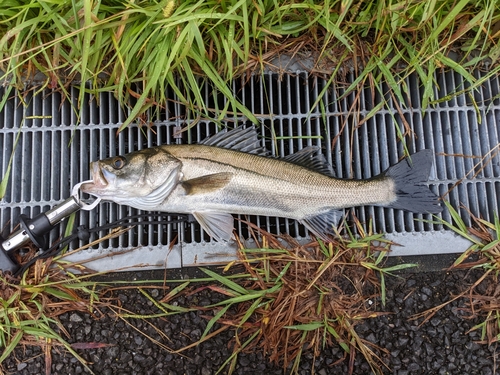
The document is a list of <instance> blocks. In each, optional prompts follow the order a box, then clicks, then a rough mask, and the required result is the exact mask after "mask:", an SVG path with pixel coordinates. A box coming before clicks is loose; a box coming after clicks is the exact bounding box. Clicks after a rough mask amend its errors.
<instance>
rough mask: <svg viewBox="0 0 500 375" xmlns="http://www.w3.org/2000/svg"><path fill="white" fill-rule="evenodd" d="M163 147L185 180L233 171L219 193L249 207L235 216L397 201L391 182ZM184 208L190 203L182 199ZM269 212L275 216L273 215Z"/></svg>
mask: <svg viewBox="0 0 500 375" xmlns="http://www.w3.org/2000/svg"><path fill="white" fill-rule="evenodd" d="M163 149H164V150H165V151H167V152H168V153H170V154H171V155H172V156H174V157H175V158H177V159H179V160H180V161H181V162H182V165H183V167H182V173H183V174H184V178H185V179H188V180H189V179H193V178H197V177H199V176H202V175H208V174H214V173H221V172H230V173H233V174H234V176H233V178H232V180H231V182H230V183H229V184H228V185H227V186H226V187H224V188H223V189H222V190H221V192H220V200H221V201H222V202H224V201H229V200H230V197H231V193H232V192H234V193H236V194H238V197H239V198H243V199H245V201H246V203H247V204H246V205H245V206H248V207H243V205H241V204H240V206H238V207H235V208H233V211H232V212H233V213H242V214H244V213H246V214H257V215H262V214H263V211H262V210H263V209H264V210H265V213H266V215H268V216H281V215H282V214H284V213H288V214H292V215H293V217H292V218H294V219H299V218H300V217H302V216H304V215H309V214H314V212H315V211H317V210H320V209H321V210H324V209H328V208H332V207H335V208H337V209H338V208H345V207H352V206H357V205H367V204H380V203H390V202H391V201H392V200H394V199H395V194H394V186H393V185H394V184H393V183H392V181H391V180H390V179H373V180H341V179H335V178H331V177H328V176H325V175H323V174H320V173H318V172H315V171H312V170H309V169H307V168H304V167H301V166H299V165H296V164H293V163H289V162H286V161H282V160H280V159H275V158H268V157H262V156H258V155H253V154H246V153H242V152H239V151H234V150H228V149H220V148H216V147H210V146H203V145H197V146H185V145H176V146H163ZM274 195H276V196H274ZM214 198H215V197H214ZM270 201H272V203H274V205H270V204H269V203H270ZM240 203H243V202H240ZM182 204H183V205H184V206H185V205H187V204H188V202H187V201H186V200H184V202H183V203H182ZM276 204H278V205H279V206H276ZM273 208H274V209H277V210H278V212H273ZM249 210H251V211H252V212H249Z"/></svg>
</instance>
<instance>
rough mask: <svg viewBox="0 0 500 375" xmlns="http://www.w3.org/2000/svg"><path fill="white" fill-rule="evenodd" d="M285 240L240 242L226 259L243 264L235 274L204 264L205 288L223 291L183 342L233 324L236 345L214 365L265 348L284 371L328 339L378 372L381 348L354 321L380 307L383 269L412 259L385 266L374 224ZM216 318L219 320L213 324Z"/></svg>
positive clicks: (231, 364) (385, 245) (230, 367)
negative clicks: (235, 254)
mask: <svg viewBox="0 0 500 375" xmlns="http://www.w3.org/2000/svg"><path fill="white" fill-rule="evenodd" d="M358 224H359V223H358ZM358 226H359V227H360V228H361V225H360V224H359V225H358ZM286 240H287V241H288V244H287V245H283V243H281V242H279V241H278V239H277V238H276V237H273V236H268V237H264V238H263V240H262V244H261V245H262V246H261V247H260V248H256V249H244V248H242V249H241V250H240V260H239V261H237V262H234V263H233V264H229V265H228V266H226V267H225V271H227V270H229V269H231V268H232V267H234V266H239V267H241V266H243V267H244V270H243V271H240V272H239V273H238V275H237V276H238V278H237V279H235V275H231V276H225V275H224V273H223V274H220V273H216V272H213V271H211V270H208V269H203V271H204V272H205V273H206V274H207V276H209V277H210V278H211V279H212V283H210V284H209V286H208V288H210V289H211V290H213V291H216V292H219V293H221V295H222V296H224V298H223V300H222V301H221V302H218V303H216V304H213V305H210V306H206V307H198V308H197V309H200V310H202V311H207V313H208V314H207V319H209V320H208V324H207V326H206V329H205V332H204V333H203V335H202V337H201V338H200V340H199V341H197V342H195V343H193V344H192V345H189V346H188V347H186V348H184V349H188V348H191V347H193V346H196V345H199V343H201V342H203V341H205V340H206V339H208V338H211V337H213V335H216V334H217V333H219V332H221V331H224V330H227V329H231V330H233V331H234V337H235V338H234V340H233V343H232V344H233V345H232V346H233V353H232V355H230V356H229V358H227V360H226V361H225V363H224V364H223V365H222V366H221V368H220V369H219V373H223V372H224V373H232V372H233V371H234V369H235V366H236V364H237V359H238V354H239V353H241V352H244V351H248V350H251V351H255V350H259V351H262V352H263V353H266V355H267V356H269V359H270V360H271V361H273V362H275V363H277V364H280V365H282V366H283V368H284V369H287V370H286V371H290V372H291V373H298V371H299V368H300V364H301V359H302V356H303V354H304V353H305V352H306V351H308V352H310V353H312V354H313V355H314V356H317V355H318V354H319V352H320V351H321V350H322V349H325V348H326V347H331V346H333V345H338V346H340V348H341V349H342V350H343V351H344V352H345V358H350V366H352V364H353V362H354V358H355V356H356V353H360V354H361V355H363V356H364V357H365V358H366V360H367V362H368V363H369V364H370V366H371V367H372V371H373V372H374V373H377V374H378V373H382V367H384V364H383V362H382V361H381V359H380V358H379V355H380V353H381V351H383V350H384V349H383V348H377V347H376V346H374V345H372V344H370V343H369V342H367V341H366V340H363V339H362V338H360V337H359V336H358V334H357V332H356V330H355V329H354V328H355V326H356V325H357V324H358V323H360V322H362V321H363V320H364V319H369V318H373V317H376V316H378V315H380V314H383V313H380V312H377V311H378V310H376V308H377V306H378V303H377V300H378V298H380V299H381V300H382V303H384V298H385V284H384V282H383V280H384V276H387V275H390V274H391V272H393V271H396V270H400V269H404V268H408V267H412V266H413V265H411V264H403V265H399V266H395V267H392V268H384V266H383V264H382V259H384V258H385V255H387V251H388V250H389V249H390V245H391V244H390V243H389V242H387V241H385V240H384V239H383V237H382V235H376V234H374V233H372V232H371V231H369V232H364V231H363V230H362V231H361V232H360V233H359V234H358V235H357V236H353V235H349V236H347V237H346V238H341V237H339V238H338V239H337V240H334V241H333V242H332V243H329V244H324V243H322V242H321V241H318V242H317V243H315V242H312V243H310V244H309V245H305V246H301V245H299V244H298V243H296V242H295V240H293V239H286ZM238 270H239V268H238ZM377 276H378V277H377ZM380 280H382V283H381V282H380ZM214 282H215V284H214ZM368 301H371V304H370V303H368ZM216 323H217V324H219V326H220V328H218V329H217V330H214V327H215V324H216ZM312 370H313V369H311V371H312Z"/></svg>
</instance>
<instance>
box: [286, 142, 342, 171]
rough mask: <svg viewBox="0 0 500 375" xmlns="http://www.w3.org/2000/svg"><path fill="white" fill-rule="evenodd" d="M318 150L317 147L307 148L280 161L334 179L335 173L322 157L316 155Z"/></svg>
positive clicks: (321, 155)
mask: <svg viewBox="0 0 500 375" xmlns="http://www.w3.org/2000/svg"><path fill="white" fill-rule="evenodd" d="M320 150H321V148H320V147H319V146H308V147H305V148H303V149H302V150H300V151H297V152H296V153H294V154H291V155H287V156H285V157H284V158H282V159H281V160H284V161H287V162H289V163H293V164H297V165H300V166H302V167H305V168H308V169H311V170H313V171H315V172H319V173H322V174H324V175H326V176H329V177H335V172H334V171H333V168H332V166H331V165H330V164H328V162H327V161H326V159H325V157H324V155H323V154H318V152H319V151H320Z"/></svg>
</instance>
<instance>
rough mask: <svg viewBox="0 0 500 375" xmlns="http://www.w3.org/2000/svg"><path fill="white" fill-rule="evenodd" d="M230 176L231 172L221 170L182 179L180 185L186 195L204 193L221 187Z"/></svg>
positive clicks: (227, 181)
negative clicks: (185, 179)
mask: <svg viewBox="0 0 500 375" xmlns="http://www.w3.org/2000/svg"><path fill="white" fill-rule="evenodd" d="M231 178H233V174H232V173H231V172H221V173H215V174H209V175H206V176H201V177H196V178H192V179H191V180H187V181H183V182H182V186H183V187H184V189H185V190H186V194H188V195H193V194H205V193H210V192H213V191H216V190H219V189H222V188H223V187H224V186H226V185H227V184H228V183H229V181H231Z"/></svg>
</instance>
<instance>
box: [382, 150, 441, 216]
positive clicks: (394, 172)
mask: <svg viewBox="0 0 500 375" xmlns="http://www.w3.org/2000/svg"><path fill="white" fill-rule="evenodd" d="M432 156H433V151H432V150H422V151H419V152H417V153H415V154H413V155H411V157H410V158H406V159H404V160H402V161H401V162H399V163H398V164H396V165H393V166H392V167H390V168H389V169H388V170H387V171H386V172H385V173H384V174H383V175H384V176H385V177H389V178H391V179H392V180H393V181H394V185H395V192H396V200H395V201H394V202H392V203H390V204H388V205H384V207H390V208H395V209H401V210H406V211H410V212H414V213H432V214H435V213H439V212H441V211H442V210H443V208H442V207H441V206H440V205H439V200H438V197H437V196H436V195H435V194H434V193H433V192H432V191H430V189H429V187H428V186H427V185H426V182H427V180H428V179H429V174H430V171H431V167H432V160H433V157H432Z"/></svg>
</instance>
